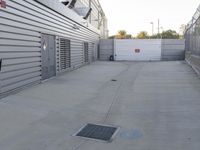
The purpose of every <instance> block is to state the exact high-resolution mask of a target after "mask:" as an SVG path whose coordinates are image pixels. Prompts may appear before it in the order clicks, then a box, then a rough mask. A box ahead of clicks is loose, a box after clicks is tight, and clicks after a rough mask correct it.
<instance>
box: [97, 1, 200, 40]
mask: <svg viewBox="0 0 200 150" xmlns="http://www.w3.org/2000/svg"><path fill="white" fill-rule="evenodd" d="M99 1H100V3H101V5H102V7H103V10H104V12H105V14H106V17H107V19H108V28H109V35H115V34H116V33H117V31H119V30H126V31H127V32H128V33H129V34H132V35H133V36H136V35H137V34H138V33H139V32H140V31H147V32H148V33H149V35H151V34H152V25H151V24H150V22H153V23H154V34H155V33H157V32H158V19H159V20H160V27H161V29H160V31H163V30H168V29H172V30H176V31H177V32H179V31H180V27H181V25H182V24H187V23H188V22H189V21H190V20H191V19H192V16H193V15H194V13H195V11H196V9H197V8H198V6H199V4H200V1H199V0H99Z"/></svg>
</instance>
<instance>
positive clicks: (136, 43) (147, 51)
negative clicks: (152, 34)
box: [115, 40, 161, 61]
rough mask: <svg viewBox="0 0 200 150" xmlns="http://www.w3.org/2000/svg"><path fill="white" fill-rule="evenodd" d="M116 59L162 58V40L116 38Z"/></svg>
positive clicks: (156, 59)
mask: <svg viewBox="0 0 200 150" xmlns="http://www.w3.org/2000/svg"><path fill="white" fill-rule="evenodd" d="M136 50H139V51H136ZM115 59H116V60H120V61H121V60H128V61H158V60H161V40H115Z"/></svg>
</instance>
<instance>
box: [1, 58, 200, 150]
mask: <svg viewBox="0 0 200 150" xmlns="http://www.w3.org/2000/svg"><path fill="white" fill-rule="evenodd" d="M112 79H116V80H117V81H116V82H114V81H111V80H112ZM199 111H200V79H199V78H198V76H197V75H196V74H195V73H194V71H193V70H192V69H191V68H190V67H189V66H188V65H187V64H186V63H185V62H179V61H177V62H95V63H93V64H91V65H89V66H85V67H83V68H80V69H78V70H76V71H73V72H70V73H66V74H63V75H62V76H59V77H57V78H55V79H52V80H50V81H48V82H45V83H44V84H40V85H37V86H35V87H31V88H29V89H26V90H24V91H22V92H20V93H18V94H15V95H12V96H8V97H6V98H4V99H1V100H0V150H102V149H104V150H199V147H200V134H199V131H200V113H199ZM86 123H99V124H103V123H104V124H109V125H115V126H119V127H121V130H120V132H119V133H118V134H117V136H116V138H115V139H114V140H113V142H112V143H103V142H97V141H90V140H85V139H82V138H78V137H73V136H71V135H72V134H74V133H75V132H76V131H77V130H78V129H79V128H80V127H82V126H83V125H84V124H86Z"/></svg>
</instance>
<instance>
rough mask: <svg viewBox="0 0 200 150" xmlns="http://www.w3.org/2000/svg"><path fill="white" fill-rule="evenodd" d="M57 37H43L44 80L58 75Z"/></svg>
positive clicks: (44, 35) (45, 35)
mask: <svg viewBox="0 0 200 150" xmlns="http://www.w3.org/2000/svg"><path fill="white" fill-rule="evenodd" d="M55 57H56V55H55V36H53V35H47V34H43V35H42V79H43V80H45V79H49V78H51V77H53V76H55V75H56V59H55Z"/></svg>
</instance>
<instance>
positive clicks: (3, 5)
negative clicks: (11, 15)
mask: <svg viewBox="0 0 200 150" xmlns="http://www.w3.org/2000/svg"><path fill="white" fill-rule="evenodd" d="M0 8H6V1H4V0H0Z"/></svg>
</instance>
